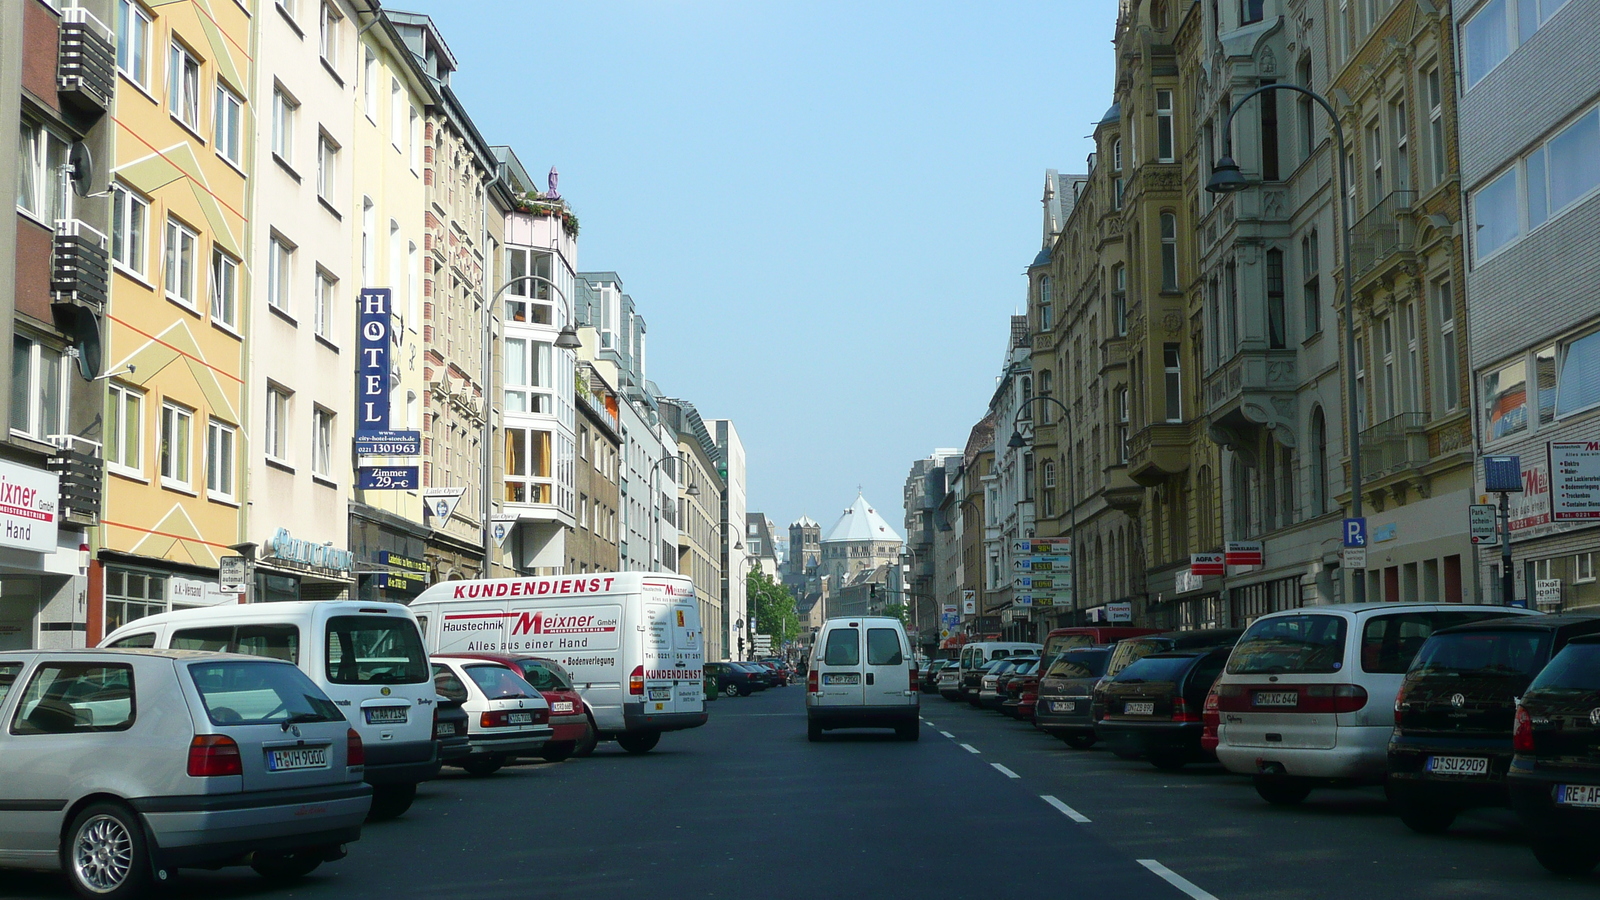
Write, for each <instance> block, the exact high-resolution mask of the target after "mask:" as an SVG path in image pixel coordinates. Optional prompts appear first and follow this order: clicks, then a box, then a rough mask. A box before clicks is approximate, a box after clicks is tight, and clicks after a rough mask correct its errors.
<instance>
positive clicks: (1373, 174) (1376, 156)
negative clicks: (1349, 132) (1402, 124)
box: [1367, 121, 1383, 209]
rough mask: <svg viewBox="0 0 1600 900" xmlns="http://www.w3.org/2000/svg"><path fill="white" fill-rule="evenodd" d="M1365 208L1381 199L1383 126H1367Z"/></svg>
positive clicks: (1376, 203)
mask: <svg viewBox="0 0 1600 900" xmlns="http://www.w3.org/2000/svg"><path fill="white" fill-rule="evenodd" d="M1367 163H1368V168H1367V208H1368V209H1371V208H1372V207H1374V206H1377V205H1378V201H1379V200H1382V199H1383V125H1381V124H1380V123H1378V122H1377V121H1373V122H1370V123H1368V124H1367Z"/></svg>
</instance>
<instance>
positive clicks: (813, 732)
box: [806, 722, 822, 741]
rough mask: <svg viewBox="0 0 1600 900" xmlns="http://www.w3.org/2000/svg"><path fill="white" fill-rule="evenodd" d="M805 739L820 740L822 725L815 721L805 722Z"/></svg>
mask: <svg viewBox="0 0 1600 900" xmlns="http://www.w3.org/2000/svg"><path fill="white" fill-rule="evenodd" d="M806 740H808V741H820V740H822V726H821V725H820V724H818V723H816V722H807V723H806Z"/></svg>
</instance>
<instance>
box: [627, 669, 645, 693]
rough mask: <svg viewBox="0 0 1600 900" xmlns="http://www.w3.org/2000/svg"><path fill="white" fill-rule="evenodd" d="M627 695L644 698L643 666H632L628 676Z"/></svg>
mask: <svg viewBox="0 0 1600 900" xmlns="http://www.w3.org/2000/svg"><path fill="white" fill-rule="evenodd" d="M628 693H630V694H632V695H633V696H635V697H642V696H644V666H634V667H633V671H632V672H631V673H629V675H628Z"/></svg>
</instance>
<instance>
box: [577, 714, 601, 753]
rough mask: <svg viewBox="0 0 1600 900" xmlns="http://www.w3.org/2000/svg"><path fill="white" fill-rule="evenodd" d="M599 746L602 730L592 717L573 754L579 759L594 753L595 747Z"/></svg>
mask: <svg viewBox="0 0 1600 900" xmlns="http://www.w3.org/2000/svg"><path fill="white" fill-rule="evenodd" d="M598 746H600V732H599V730H598V729H596V728H595V727H594V719H592V718H591V719H590V720H589V727H588V729H586V730H585V731H584V732H583V737H581V738H578V745H577V746H576V747H574V748H573V750H572V755H573V756H575V757H577V758H578V759H583V758H584V757H585V756H588V755H589V754H591V753H593V752H594V748H595V747H598Z"/></svg>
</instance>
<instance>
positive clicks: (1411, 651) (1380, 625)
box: [1361, 610, 1505, 675]
mask: <svg viewBox="0 0 1600 900" xmlns="http://www.w3.org/2000/svg"><path fill="white" fill-rule="evenodd" d="M1504 617H1505V613H1503V612H1500V611H1498V610H1485V611H1483V612H1455V611H1445V612H1410V613H1394V614H1392V615H1387V616H1373V617H1372V618H1370V619H1368V620H1367V624H1366V626H1365V627H1364V628H1362V629H1361V671H1363V672H1372V673H1376V674H1387V675H1402V674H1404V673H1405V671H1406V670H1407V669H1409V668H1411V661H1412V660H1413V659H1416V657H1417V651H1418V650H1421V649H1422V645H1423V644H1424V643H1426V642H1427V640H1428V636H1429V635H1431V634H1433V633H1434V632H1435V631H1438V630H1439V629H1441V628H1449V627H1450V626H1451V625H1465V624H1466V623H1468V622H1478V621H1482V620H1484V619H1499V618H1504Z"/></svg>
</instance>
